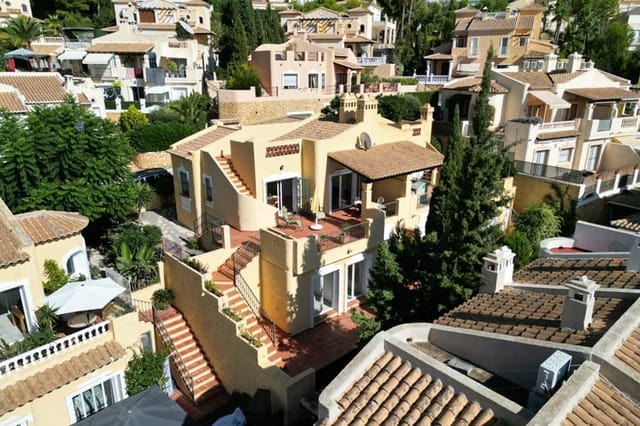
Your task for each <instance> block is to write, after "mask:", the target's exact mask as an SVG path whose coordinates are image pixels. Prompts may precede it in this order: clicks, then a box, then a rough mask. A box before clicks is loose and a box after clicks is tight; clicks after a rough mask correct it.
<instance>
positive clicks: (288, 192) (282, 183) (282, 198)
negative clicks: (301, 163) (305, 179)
mask: <svg viewBox="0 0 640 426" xmlns="http://www.w3.org/2000/svg"><path fill="white" fill-rule="evenodd" d="M297 191H298V179H297V178H291V179H282V180H276V181H272V182H267V192H266V196H267V199H266V202H267V203H269V204H271V205H272V206H274V207H277V208H278V210H281V209H282V206H285V207H286V208H287V210H288V211H290V212H297V211H298V205H297Z"/></svg>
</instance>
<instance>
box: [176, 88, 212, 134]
mask: <svg viewBox="0 0 640 426" xmlns="http://www.w3.org/2000/svg"><path fill="white" fill-rule="evenodd" d="M169 109H170V110H172V111H174V112H176V113H177V114H178V115H179V116H180V121H181V122H182V123H186V124H192V125H194V126H196V127H197V128H199V129H202V128H203V127H204V125H205V122H206V120H207V112H208V110H209V98H207V97H206V96H204V95H200V94H198V93H193V94H191V95H189V96H186V97H184V98H181V99H179V100H177V101H175V102H172V103H171V104H169Z"/></svg>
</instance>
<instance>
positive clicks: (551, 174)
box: [514, 160, 584, 184]
mask: <svg viewBox="0 0 640 426" xmlns="http://www.w3.org/2000/svg"><path fill="white" fill-rule="evenodd" d="M514 163H515V165H516V170H517V171H518V173H523V174H527V175H533V176H540V177H546V178H550V179H557V180H561V181H564V182H570V183H578V184H580V183H583V181H584V172H582V171H580V170H573V169H565V168H562V167H555V166H549V165H546V164H538V163H530V162H528V161H518V160H516V161H514Z"/></svg>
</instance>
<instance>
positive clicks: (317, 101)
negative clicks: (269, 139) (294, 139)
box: [220, 96, 333, 124]
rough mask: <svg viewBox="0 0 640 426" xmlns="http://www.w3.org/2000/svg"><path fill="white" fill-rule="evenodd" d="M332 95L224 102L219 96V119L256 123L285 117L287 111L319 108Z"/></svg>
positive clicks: (328, 100) (316, 110)
mask: <svg viewBox="0 0 640 426" xmlns="http://www.w3.org/2000/svg"><path fill="white" fill-rule="evenodd" d="M332 98H333V96H328V97H325V98H310V99H295V100H294V99H290V100H283V99H281V98H273V100H267V101H263V100H262V99H264V98H257V99H260V100H261V101H257V102H224V101H223V100H222V98H220V119H222V120H225V119H239V120H240V123H242V124H256V123H262V122H265V121H268V120H273V119H277V118H282V117H286V116H287V113H291V112H299V111H313V112H314V113H318V112H320V110H321V109H322V108H323V107H324V106H325V105H326V104H328V103H329V102H331V99H332Z"/></svg>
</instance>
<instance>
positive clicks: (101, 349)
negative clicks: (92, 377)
mask: <svg viewBox="0 0 640 426" xmlns="http://www.w3.org/2000/svg"><path fill="white" fill-rule="evenodd" d="M96 354H100V356H101V357H100V358H99V359H100V361H96V360H95V359H94V355H96ZM124 354H125V350H124V348H123V347H122V346H120V344H119V343H117V342H115V341H110V342H107V343H105V344H104V345H101V346H98V347H97V348H93V349H91V350H89V351H87V352H85V353H83V354H81V355H78V356H75V357H73V358H71V359H70V360H68V361H66V362H63V363H61V364H58V365H56V366H55V367H51V368H48V369H46V370H44V371H42V372H40V373H37V374H34V375H33V376H30V377H28V378H26V379H25V380H21V381H19V382H18V383H15V384H13V385H10V386H7V387H6V388H4V389H0V401H3V403H2V404H0V416H3V415H4V414H6V413H8V412H10V411H13V410H15V409H16V408H18V407H21V406H23V405H25V404H27V403H29V402H31V401H34V400H36V399H38V398H40V397H42V396H43V395H46V394H47V393H49V392H53V391H54V390H56V389H58V388H59V387H61V386H63V385H65V384H67V383H70V382H72V381H74V380H77V379H79V378H81V377H82V376H85V375H87V374H89V373H91V372H93V371H95V370H97V369H99V368H102V367H104V366H105V365H108V364H110V363H112V362H113V361H115V360H116V359H119V358H121V357H122V356H123V355H124ZM70 365H73V367H72V368H69V366H70Z"/></svg>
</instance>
